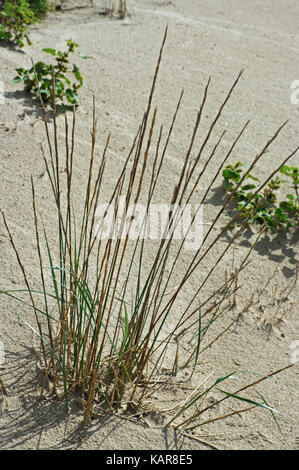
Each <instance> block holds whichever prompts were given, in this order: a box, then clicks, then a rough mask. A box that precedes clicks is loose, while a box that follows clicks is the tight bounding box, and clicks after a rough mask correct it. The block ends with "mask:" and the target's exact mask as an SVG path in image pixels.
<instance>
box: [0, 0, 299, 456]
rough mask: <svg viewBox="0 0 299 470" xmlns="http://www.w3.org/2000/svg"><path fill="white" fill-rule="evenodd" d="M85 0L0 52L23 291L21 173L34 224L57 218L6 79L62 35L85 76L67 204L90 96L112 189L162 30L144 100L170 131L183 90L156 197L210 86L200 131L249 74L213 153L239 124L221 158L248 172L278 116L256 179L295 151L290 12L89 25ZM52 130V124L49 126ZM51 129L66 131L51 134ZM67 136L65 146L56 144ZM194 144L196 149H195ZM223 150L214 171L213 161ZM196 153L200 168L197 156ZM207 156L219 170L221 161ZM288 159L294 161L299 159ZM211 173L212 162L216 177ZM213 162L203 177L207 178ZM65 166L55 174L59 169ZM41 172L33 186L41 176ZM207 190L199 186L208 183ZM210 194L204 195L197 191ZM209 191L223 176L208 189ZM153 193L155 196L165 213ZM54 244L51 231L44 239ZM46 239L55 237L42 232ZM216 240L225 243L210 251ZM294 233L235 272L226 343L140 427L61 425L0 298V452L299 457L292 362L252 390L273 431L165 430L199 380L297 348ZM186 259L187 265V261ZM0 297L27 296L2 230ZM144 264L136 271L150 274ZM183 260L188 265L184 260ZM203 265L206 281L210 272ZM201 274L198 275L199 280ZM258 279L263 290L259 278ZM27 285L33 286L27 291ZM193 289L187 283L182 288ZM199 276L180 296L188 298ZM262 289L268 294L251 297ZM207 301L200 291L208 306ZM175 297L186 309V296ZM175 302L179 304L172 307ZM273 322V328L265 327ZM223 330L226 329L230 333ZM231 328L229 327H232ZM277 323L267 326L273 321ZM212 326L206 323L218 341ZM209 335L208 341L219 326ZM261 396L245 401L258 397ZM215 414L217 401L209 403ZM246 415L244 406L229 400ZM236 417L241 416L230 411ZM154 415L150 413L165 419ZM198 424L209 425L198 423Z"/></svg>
mask: <svg viewBox="0 0 299 470" xmlns="http://www.w3.org/2000/svg"><path fill="white" fill-rule="evenodd" d="M83 3H84V1H82V2H80V1H79V0H77V2H76V3H75V2H71V1H66V2H65V4H64V5H65V9H64V10H63V11H62V12H56V13H51V14H49V16H48V18H47V19H46V20H45V21H43V22H42V23H40V24H38V25H34V26H33V27H32V28H30V37H31V40H32V43H33V45H32V46H31V47H29V46H25V47H24V48H23V49H22V50H19V49H11V48H5V47H1V48H0V61H1V69H0V79H1V80H2V81H3V82H4V86H5V104H4V105H1V106H0V138H1V145H0V158H1V167H0V168H1V170H0V171H1V173H0V174H1V184H0V207H1V209H3V210H4V212H5V214H6V217H7V220H8V222H9V225H10V227H11V230H12V233H13V235H14V237H15V241H16V244H17V246H18V249H19V252H20V254H21V256H22V260H23V262H24V264H25V265H26V267H27V270H28V275H29V276H30V279H32V281H33V282H34V280H35V279H36V280H37V279H38V273H37V270H36V266H37V263H38V260H37V259H36V252H35V239H34V226H33V217H32V203H31V187H30V176H31V175H32V176H33V177H34V179H35V181H36V192H37V194H38V195H39V199H40V203H39V204H40V208H41V211H42V214H43V218H44V219H45V220H47V224H48V226H49V229H50V228H51V226H52V222H54V221H55V214H54V213H52V212H51V204H49V197H50V194H51V192H50V188H49V184H48V182H47V178H46V176H45V175H44V163H43V160H42V158H41V153H40V147H39V143H40V142H41V141H45V132H44V126H43V123H42V122H41V119H40V109H39V107H38V106H36V105H35V104H34V103H32V100H31V97H30V96H28V95H27V94H26V93H25V92H24V91H23V90H22V86H21V85H16V84H14V83H13V82H12V79H13V78H14V76H15V68H16V67H20V66H22V67H29V65H30V57H33V58H34V60H35V61H36V60H38V59H41V58H44V54H43V53H42V52H41V49H42V48H45V47H52V48H56V49H59V48H63V47H64V44H65V40H66V39H68V38H70V37H71V38H72V39H73V40H74V41H75V42H77V43H78V44H79V45H80V51H81V52H82V53H84V54H86V55H88V56H89V58H88V59H87V60H80V59H79V58H78V65H80V69H81V72H82V75H83V77H84V85H83V88H82V89H81V93H80V96H81V101H82V104H81V105H80V107H79V108H78V112H77V134H76V135H77V137H76V177H77V185H78V196H80V188H81V186H82V183H83V182H84V181H85V179H84V176H85V175H86V171H87V163H88V155H89V151H90V132H89V131H90V128H91V124H92V94H94V95H95V97H96V105H97V114H98V118H99V130H98V145H99V149H102V147H103V145H104V142H105V136H106V135H107V132H108V131H109V130H110V131H111V133H112V138H111V145H110V150H109V152H110V153H109V161H110V163H109V168H108V169H107V183H108V186H109V182H110V181H114V178H115V174H117V172H118V170H119V161H120V160H121V162H123V161H124V158H125V156H126V155H127V151H128V149H129V147H130V144H131V142H132V139H133V137H134V135H135V132H136V129H137V127H138V125H139V123H140V121H141V118H142V115H143V112H144V110H145V107H146V103H147V96H148V92H149V89H150V85H151V80H152V77H153V73H154V70H155V64H156V60H157V56H158V52H159V47H160V44H161V41H162V37H163V34H164V30H165V26H166V24H168V27H169V30H168V38H167V43H166V46H165V50H164V55H163V61H162V64H161V70H160V74H159V79H158V83H157V88H156V93H155V95H154V105H156V104H158V107H159V111H158V113H159V114H158V118H159V123H162V122H165V123H166V124H167V125H169V124H170V120H171V116H172V113H173V111H174V109H175V106H176V102H177V99H178V97H179V94H180V91H181V89H182V88H184V90H185V95H184V99H183V104H182V109H181V112H180V115H179V117H178V122H177V125H176V128H175V131H174V137H173V139H172V143H171V145H170V147H169V151H168V154H167V157H166V165H165V168H164V172H165V174H163V179H164V181H165V187H166V188H167V186H168V184H170V183H171V182H172V181H173V180H174V178H176V177H177V176H178V172H179V169H180V168H181V164H182V158H183V157H182V155H184V154H185V152H186V146H187V144H188V142H189V138H190V133H191V132H192V126H193V123H194V119H195V111H196V110H197V109H198V107H199V105H200V102H201V100H202V96H203V90H204V86H205V84H206V82H207V80H208V78H209V76H210V75H211V76H212V81H211V86H210V94H209V100H208V103H207V106H206V108H205V111H204V116H203V118H204V119H203V120H204V122H203V128H202V129H203V131H204V130H207V128H208V125H210V123H211V120H212V119H213V117H214V116H215V112H216V111H217V109H218V108H219V105H220V104H221V103H222V101H223V99H224V97H225V95H226V93H227V91H228V90H229V88H230V87H231V85H232V83H233V81H234V80H235V78H236V76H237V75H238V73H239V71H240V70H241V69H243V68H244V69H245V72H244V74H243V76H242V78H241V80H240V82H239V83H238V86H237V88H236V89H235V90H234V93H233V95H232V97H231V100H230V102H229V104H228V106H227V107H226V108H225V111H224V113H223V116H222V117H221V119H220V121H219V122H218V123H217V128H216V130H215V132H216V134H215V136H214V138H213V139H212V140H213V144H215V142H216V140H215V139H216V136H219V135H220V131H222V130H223V129H227V134H226V136H225V139H224V142H223V150H221V152H224V151H225V150H227V148H229V145H230V144H231V142H232V140H233V139H234V138H235V136H236V135H237V134H238V132H239V131H240V129H241V127H242V126H243V125H244V123H245V122H246V121H247V120H248V119H250V120H251V123H250V125H249V127H248V129H247V131H246V134H245V135H244V136H243V138H242V140H241V141H240V142H239V143H238V145H237V147H236V148H235V150H234V152H233V155H232V156H231V159H230V161H236V160H242V161H244V163H246V164H249V163H250V162H251V161H252V159H253V158H254V157H255V155H256V154H257V152H258V151H259V150H261V149H262V148H263V146H264V145H265V143H266V142H267V140H268V139H269V138H270V137H271V136H272V135H273V133H274V132H275V130H276V129H277V128H278V126H279V125H281V124H282V123H283V122H285V121H286V120H289V122H288V123H287V125H286V126H285V128H284V129H283V131H282V132H281V134H280V136H279V138H278V139H277V140H276V141H275V142H274V143H273V146H272V147H271V151H270V152H269V153H268V154H266V155H265V156H264V158H263V159H262V161H261V162H260V163H259V165H258V168H257V170H256V172H257V173H256V174H258V175H259V176H260V177H261V178H262V177H266V176H267V175H269V174H270V172H271V171H272V170H273V169H274V168H275V167H277V166H278V165H279V164H280V162H281V161H282V159H283V158H284V157H286V156H287V155H288V153H290V152H291V151H292V150H294V149H295V148H296V146H297V145H298V144H299V133H298V129H299V107H298V105H295V104H292V103H291V99H290V97H291V92H292V89H291V84H292V82H294V80H299V55H298V53H299V35H298V27H299V4H298V2H296V1H294V0H264V1H258V0H253V1H250V2H248V1H247V0H225V1H220V0H171V1H166V0H164V1H163V0H138V1H137V0H135V1H133V0H131V1H130V0H128V2H127V3H128V9H129V12H130V16H128V17H127V18H126V19H124V20H122V21H119V20H113V19H110V18H105V17H103V16H101V15H99V11H100V9H101V2H100V0H95V2H94V6H93V7H90V6H88V5H85V7H84V8H75V7H77V6H81V5H82V4H83ZM58 123H59V124H60V125H61V124H62V123H63V117H59V119H58ZM60 132H63V127H60ZM62 135H63V134H62ZM202 139H203V134H201V135H199V136H198V141H197V142H196V148H199V146H200V143H201V142H202ZM221 152H219V154H218V157H217V156H216V157H215V158H216V160H215V165H217V163H216V161H217V162H218V163H219V162H220V161H221ZM204 158H205V157H204V156H203V159H204ZM217 158H218V160H217ZM291 163H293V164H295V165H298V155H295V156H294V157H293V158H292V160H291ZM212 166H213V165H212ZM215 168H216V166H213V167H212V168H211V169H209V170H208V171H207V176H206V178H207V180H206V179H205V180H204V181H203V184H202V189H203V190H204V189H206V187H207V186H208V181H209V176H211V175H212V174H213V170H214V171H215ZM62 170H63V169H62ZM42 175H43V176H42ZM206 181H207V182H206ZM205 184H206V186H205ZM220 184H221V178H220V177H219V178H218V180H217V184H216V186H217V185H218V186H219V185H220ZM164 196H165V195H164V193H163V189H161V192H160V193H159V198H160V201H161V202H166V201H164V199H165V197H164ZM221 201H222V199H221V195H220V196H219V191H215V192H212V193H211V197H210V199H209V200H208V202H207V204H206V205H205V207H204V222H205V223H207V224H208V223H210V222H211V220H213V217H215V215H216V214H217V212H218V211H219V209H220V207H221ZM54 237H55V233H54V232H53V234H52V238H54ZM50 238H51V235H50ZM253 240H254V233H252V232H250V231H247V232H246V233H245V235H244V236H242V238H241V239H239V240H238V242H236V243H235V244H234V250H233V251H234V255H233V254H232V252H229V254H228V255H227V256H226V257H225V259H224V263H222V265H221V267H219V271H217V272H216V274H215V276H214V278H213V279H214V281H213V282H214V284H213V285H211V286H209V288H207V289H210V290H211V291H212V290H213V288H215V287H217V285H219V283H220V282H221V281H222V279H223V277H224V272H225V270H226V271H227V272H228V273H229V272H232V271H233V269H234V263H236V264H237V263H238V261H240V260H241V259H242V257H243V256H244V255H245V253H246V250H247V249H248V247H249V246H250V243H251V242H252V241H253ZM226 242H227V238H226V237H222V238H221V240H220V242H219V245H218V246H219V247H218V250H219V253H220V250H221V249H223V247H224V246H225V243H226ZM297 248H298V233H297V235H294V234H292V233H289V234H287V235H286V234H278V235H277V234H276V235H270V234H269V235H265V236H264V237H263V239H262V240H261V241H260V242H259V243H258V245H257V246H256V248H255V250H254V251H253V253H252V257H251V258H252V262H251V264H250V265H249V266H248V268H247V269H246V271H244V272H243V273H242V275H241V279H240V284H241V283H242V284H243V285H244V287H243V288H242V289H241V290H240V291H239V292H238V295H237V296H236V305H235V306H234V307H233V308H232V309H231V310H230V312H229V314H228V315H229V319H231V318H237V317H239V321H238V322H237V323H236V325H234V327H233V328H232V329H231V330H229V331H228V332H227V333H226V334H225V335H223V337H222V338H221V339H220V340H219V341H218V342H216V343H215V344H213V346H212V347H211V348H210V349H209V350H207V351H205V353H204V354H203V356H202V359H200V364H199V366H198V371H197V374H196V375H194V376H193V377H192V380H191V382H186V384H185V386H181V387H179V386H177V385H173V386H171V385H169V386H165V388H164V389H162V390H161V392H160V396H158V397H157V399H156V400H153V403H152V404H151V406H152V410H153V412H152V413H149V414H148V415H147V417H146V416H145V418H146V421H144V420H142V419H140V420H139V421H138V422H134V421H129V420H124V419H119V418H117V417H114V416H111V415H109V414H107V415H105V416H102V417H99V418H98V419H93V420H92V422H91V423H90V425H88V426H87V427H85V428H83V427H82V411H81V410H80V409H79V408H78V407H77V405H76V403H75V402H74V403H72V412H71V413H70V414H69V415H68V416H66V415H65V412H64V404H63V401H58V402H53V401H51V400H49V399H48V398H47V397H44V398H43V399H41V400H40V399H38V392H37V385H38V384H37V366H36V364H37V361H38V347H35V344H36V345H37V341H36V339H34V334H33V333H32V331H31V330H30V329H29V328H28V327H27V326H26V325H24V324H23V323H22V322H21V321H20V320H19V319H18V318H17V317H16V316H15V315H13V313H12V311H14V312H17V313H19V314H22V316H26V318H27V319H28V321H29V322H30V323H31V322H32V324H33V318H32V312H30V310H28V311H27V310H26V308H25V307H24V309H23V307H22V306H20V304H14V303H13V302H12V301H10V300H8V298H7V297H5V296H1V300H0V313H1V327H0V340H1V341H2V342H3V344H4V349H5V362H4V364H2V365H0V377H1V378H2V380H3V383H4V384H5V387H6V389H7V398H5V399H4V400H2V402H0V448H1V449H195V450H199V449H211V448H219V449H287V448H289V449H295V448H296V447H297V448H298V447H299V427H298V423H299V421H298V420H299V413H298V412H299V405H298V392H299V385H298V376H299V366H298V364H296V365H294V366H293V367H291V368H289V369H287V370H286V371H285V372H282V373H281V374H280V375H279V376H277V377H276V379H277V380H269V381H266V382H263V383H262V384H260V387H259V388H258V390H259V392H260V393H262V394H263V396H265V397H266V399H267V401H268V403H269V404H270V405H271V406H273V407H274V408H275V409H278V410H280V411H281V413H282V415H280V416H278V422H279V425H280V427H281V432H280V431H279V429H278V428H277V426H276V424H275V422H274V420H273V418H272V416H271V414H270V413H269V412H266V411H265V410H261V409H255V410H253V411H251V412H248V413H244V414H240V415H234V416H232V417H230V418H227V419H226V420H220V421H215V422H214V423H211V424H208V425H206V426H204V427H202V428H198V429H197V430H196V435H195V436H194V438H189V437H186V436H184V435H182V434H180V433H179V432H177V431H175V430H174V429H173V428H168V429H167V430H164V429H163V411H161V413H160V418H159V413H158V412H159V411H160V410H163V409H166V408H169V407H171V406H172V405H173V403H175V400H176V401H177V402H178V401H180V400H184V398H186V396H187V394H188V393H190V390H192V387H193V388H195V387H196V386H197V385H198V384H199V383H200V381H202V380H203V379H204V378H206V377H208V376H209V374H212V375H211V377H210V379H209V380H210V381H211V380H215V379H216V378H217V377H219V376H221V375H225V374H227V373H230V372H232V371H237V370H240V371H250V373H251V374H249V373H244V372H240V374H239V375H238V377H239V378H240V380H241V385H240V384H239V382H238V383H237V386H236V387H237V388H238V386H239V387H241V386H242V385H244V384H246V383H250V382H252V381H254V380H256V378H257V377H260V376H257V375H254V374H268V373H271V372H273V371H275V370H278V369H280V368H283V367H284V366H286V365H288V364H290V362H291V344H292V342H293V341H296V340H299V328H298V327H299V318H298V289H297V291H296V289H294V290H293V291H292V292H291V294H290V295H289V296H288V298H287V299H285V301H284V302H283V303H282V304H279V303H278V302H279V300H280V299H281V298H282V297H283V294H284V292H286V291H287V289H289V287H290V286H291V283H292V282H293V279H294V275H295V269H296V268H295V267H296V260H298V257H297V255H298V249H297ZM188 256H189V255H186V258H188ZM0 260H1V289H3V288H5V289H9V288H17V287H19V286H23V279H22V275H21V272H20V270H19V268H18V265H17V262H16V260H15V256H14V253H13V250H12V248H11V246H10V243H9V239H8V236H7V234H6V232H5V228H4V226H3V224H2V222H1V224H0ZM149 261H150V260H146V261H145V262H149ZM186 262H187V260H186ZM212 262H213V260H212V259H211V260H207V266H206V269H207V270H208V269H209V263H212ZM201 274H202V273H201ZM267 280H269V282H267ZM36 282H37V281H36ZM192 283H193V284H192ZM195 285H196V277H194V278H192V281H191V285H190V286H189V287H188V288H189V289H191V288H192V287H194V288H195ZM258 286H259V288H260V290H261V295H260V298H259V299H257V298H255V300H254V302H253V303H252V305H251V306H250V307H249V308H248V309H247V310H246V309H245V312H244V313H243V314H242V315H239V314H240V313H241V312H242V311H243V310H244V307H245V306H246V303H248V301H249V299H250V296H251V294H252V293H253V292H254V291H255V292H256V291H257V288H258ZM263 287H264V288H263ZM208 293H209V290H208V292H207V294H208ZM188 294H190V292H188V289H186V290H185V291H183V293H182V299H183V300H184V296H188ZM183 300H182V301H183ZM284 312H286V313H285V315H284V317H283V319H282V321H280V322H279V323H277V324H273V317H275V315H276V317H275V319H277V318H280V316H281V315H282V314H283V313H284ZM229 319H226V320H225V321H227V322H228V323H229ZM228 323H227V324H228ZM274 323H275V321H274ZM222 327H223V325H219V326H217V325H216V326H215V329H214V331H213V335H212V337H216V336H217V334H218V333H219V332H220V331H221V329H222ZM218 328H219V330H218ZM255 397H257V395H255ZM208 399H209V400H210V401H209V404H212V403H213V399H214V397H213V394H212V395H210V396H209V398H208ZM241 405H242V404H241ZM218 408H219V409H216V410H214V415H213V416H214V417H215V416H221V414H224V413H230V412H231V413H232V412H233V411H234V410H236V409H238V408H240V404H238V403H236V402H234V401H231V402H230V405H229V406H228V407H226V408H223V409H222V405H221V404H220V405H219V407H218ZM241 408H242V406H241ZM161 416H162V417H161ZM209 417H210V415H209Z"/></svg>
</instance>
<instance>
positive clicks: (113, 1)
mask: <svg viewBox="0 0 299 470" xmlns="http://www.w3.org/2000/svg"><path fill="white" fill-rule="evenodd" d="M101 14H102V15H106V16H109V17H110V18H119V19H121V20H122V19H124V18H125V17H126V16H127V15H128V10H127V1H126V0H108V2H106V5H105V7H104V8H103V10H102V12H101Z"/></svg>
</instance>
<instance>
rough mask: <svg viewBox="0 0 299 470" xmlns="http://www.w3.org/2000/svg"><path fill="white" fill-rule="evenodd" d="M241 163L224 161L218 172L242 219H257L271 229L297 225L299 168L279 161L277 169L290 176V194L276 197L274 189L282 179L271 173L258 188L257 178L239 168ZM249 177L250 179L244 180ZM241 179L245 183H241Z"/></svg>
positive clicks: (284, 181)
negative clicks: (226, 162)
mask: <svg viewBox="0 0 299 470" xmlns="http://www.w3.org/2000/svg"><path fill="white" fill-rule="evenodd" d="M242 167H243V164H242V163H241V162H237V163H235V164H234V165H227V166H226V167H225V169H224V170H223V172H222V176H223V186H224V188H225V189H226V191H227V192H228V193H231V197H232V199H235V200H236V201H237V202H238V211H239V215H240V217H241V218H242V219H245V221H247V222H248V223H249V224H252V223H254V222H257V223H259V224H263V225H265V226H266V227H269V228H271V229H284V228H290V227H294V226H295V227H298V226H299V197H298V184H299V173H298V172H299V170H298V168H297V167H293V166H287V165H283V166H282V167H281V168H280V170H279V171H280V173H281V174H283V175H285V176H288V177H290V178H291V180H292V189H293V190H294V194H287V195H286V198H287V200H283V201H280V202H279V201H278V196H277V191H278V190H279V189H280V188H281V186H282V185H283V184H284V183H286V180H282V179H281V178H280V177H279V176H275V177H274V178H273V179H271V181H270V182H269V183H268V185H267V186H266V187H265V188H264V189H263V191H260V190H259V189H258V183H259V182H260V181H259V179H258V178H256V177H255V176H253V175H251V174H250V173H249V172H248V173H247V174H246V173H244V172H243V169H242ZM245 180H251V182H250V183H249V182H245ZM244 182H245V184H243V183H244Z"/></svg>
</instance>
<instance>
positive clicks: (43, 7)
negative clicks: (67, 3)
mask: <svg viewBox="0 0 299 470" xmlns="http://www.w3.org/2000/svg"><path fill="white" fill-rule="evenodd" d="M28 2H29V5H30V8H31V10H32V11H33V12H34V14H35V16H36V18H44V17H45V16H46V15H47V13H48V11H49V2H48V0H28Z"/></svg>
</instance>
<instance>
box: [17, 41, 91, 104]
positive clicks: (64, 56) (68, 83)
mask: <svg viewBox="0 0 299 470" xmlns="http://www.w3.org/2000/svg"><path fill="white" fill-rule="evenodd" d="M67 47H68V49H67V51H65V52H61V51H56V49H50V48H45V49H42V51H43V52H46V53H47V54H50V55H52V56H53V57H54V58H55V62H56V63H55V65H54V66H53V65H51V64H48V63H45V62H42V61H39V62H36V63H35V64H34V65H33V66H32V67H31V68H30V69H24V68H22V67H19V68H17V69H16V72H17V73H18V75H17V76H16V77H15V78H14V79H13V81H14V82H15V83H19V82H21V81H23V82H24V90H25V91H28V92H31V93H33V94H34V95H35V96H36V97H39V95H40V97H41V99H42V101H43V103H44V104H52V103H53V98H54V93H53V90H54V89H55V102H56V101H58V102H59V104H60V109H61V111H65V110H66V109H67V104H69V105H79V104H80V99H79V95H78V93H77V92H78V89H79V88H80V87H81V86H82V85H83V77H82V75H81V73H80V70H79V68H78V66H77V65H75V64H74V63H72V64H70V61H69V55H70V54H73V53H75V49H76V48H77V47H78V44H76V43H74V42H73V41H72V40H71V39H69V40H68V41H67ZM77 54H78V55H79V56H80V57H81V58H84V59H85V58H86V56H84V55H83V54H81V53H80V52H77ZM70 66H71V67H72V69H71V70H70ZM71 74H72V75H73V77H74V79H73V80H71V78H69V77H70V75H71Z"/></svg>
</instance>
